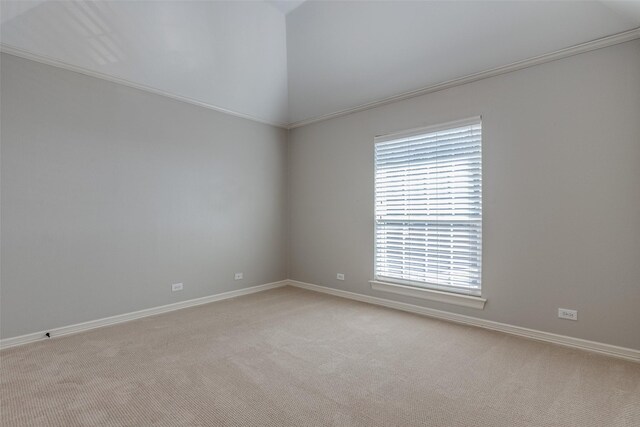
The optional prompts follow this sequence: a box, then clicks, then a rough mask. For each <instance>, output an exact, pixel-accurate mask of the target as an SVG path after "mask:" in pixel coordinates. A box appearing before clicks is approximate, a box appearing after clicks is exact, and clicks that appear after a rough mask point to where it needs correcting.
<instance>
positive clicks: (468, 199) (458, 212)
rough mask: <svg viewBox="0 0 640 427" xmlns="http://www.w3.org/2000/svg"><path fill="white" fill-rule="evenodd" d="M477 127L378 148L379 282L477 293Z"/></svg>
mask: <svg viewBox="0 0 640 427" xmlns="http://www.w3.org/2000/svg"><path fill="white" fill-rule="evenodd" d="M481 133H482V126H481V124H480V123H477V124H472V125H467V126H459V127H456V128H452V129H444V130H439V131H437V132H431V133H425V134H422V135H412V136H409V137H400V138H396V139H393V140H387V141H383V142H378V143H376V144H375V162H376V186H375V197H376V208H375V216H376V233H375V234H376V235H375V245H376V257H375V268H376V277H378V276H380V277H390V278H396V279H399V280H402V281H409V282H411V283H414V282H415V283H423V284H425V285H429V284H431V285H436V286H440V287H446V288H447V289H449V288H451V289H461V290H470V289H471V290H479V289H480V279H481V259H482V256H481V255H482V254H481V247H482V151H481V149H482V147H481V145H482V135H481Z"/></svg>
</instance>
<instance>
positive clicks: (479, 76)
mask: <svg viewBox="0 0 640 427" xmlns="http://www.w3.org/2000/svg"><path fill="white" fill-rule="evenodd" d="M639 38H640V27H638V28H634V29H633V30H629V31H624V32H622V33H618V34H613V35H611V36H607V37H603V38H600V39H596V40H592V41H589V42H586V43H581V44H578V45H575V46H571V47H567V48H564V49H560V50H556V51H554V52H551V53H546V54H544V55H539V56H534V57H532V58H529V59H524V60H522V61H517V62H513V63H511V64H508V65H504V66H502V67H497V68H492V69H490V70H486V71H481V72H479V73H474V74H469V75H467V76H464V77H460V78H456V79H453V80H448V81H446V82H442V83H437V84H435V85H431V86H426V87H423V88H421V89H416V90H412V91H409V92H404V93H401V94H399V95H394V96H390V97H388V98H383V99H380V100H377V101H372V102H368V103H366V104H362V105H359V106H357V107H353V108H347V109H344V110H339V111H336V112H333V113H328V114H323V115H320V116H316V117H312V118H309V119H304V120H300V121H297V122H292V123H289V125H288V129H295V128H299V127H302V126H306V125H310V124H313V123H318V122H323V121H325V120H329V119H334V118H337V117H342V116H346V115H347V114H353V113H357V112H360V111H365V110H370V109H372V108H376V107H380V106H382V105H386V104H391V103H393V102H398V101H402V100H405V99H410V98H415V97H417V96H421V95H426V94H428V93H433V92H438V91H441V90H444V89H449V88H452V87H455V86H460V85H464V84H467V83H472V82H476V81H478V80H483V79H487V78H489V77H494V76H499V75H500V74H505V73H510V72H512V71H518V70H522V69H524V68H529V67H533V66H536V65H540V64H545V63H547V62H551V61H557V60H558V59H563V58H568V57H570V56H574V55H578V54H581V53H585V52H590V51H592V50H596V49H602V48H604V47H608V46H613V45H616V44H620V43H624V42H628V41H631V40H635V39H639Z"/></svg>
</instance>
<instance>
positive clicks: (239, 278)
mask: <svg viewBox="0 0 640 427" xmlns="http://www.w3.org/2000/svg"><path fill="white" fill-rule="evenodd" d="M243 277H244V274H243V273H236V275H235V279H236V280H242V279H243Z"/></svg>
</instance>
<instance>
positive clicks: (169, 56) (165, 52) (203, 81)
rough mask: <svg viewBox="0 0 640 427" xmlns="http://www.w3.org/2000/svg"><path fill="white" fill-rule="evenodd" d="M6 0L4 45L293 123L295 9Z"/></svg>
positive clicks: (201, 3) (235, 4)
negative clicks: (290, 76) (291, 17)
mask: <svg viewBox="0 0 640 427" xmlns="http://www.w3.org/2000/svg"><path fill="white" fill-rule="evenodd" d="M22 3H23V2H22V1H17V2H16V1H2V8H1V11H2V15H5V11H6V12H7V17H8V18H7V20H5V19H4V18H3V19H2V29H1V32H0V36H1V39H2V43H3V45H8V46H11V47H14V48H19V49H22V50H24V51H27V52H30V53H33V54H36V55H40V56H44V57H48V58H52V59H56V60H59V61H62V62H64V63H67V64H71V65H73V66H76V67H81V68H83V69H88V70H91V71H94V72H98V73H102V74H106V75H109V76H114V77H117V78H120V79H124V80H126V81H128V82H132V83H136V84H140V85H143V86H148V87H151V88H154V89H157V90H158V91H160V92H165V93H170V94H174V95H177V96H180V97H184V98H188V99H190V100H194V101H197V102H200V103H203V104H207V105H211V106H216V107H218V108H219V109H223V110H228V111H231V112H234V113H239V114H241V115H247V116H250V117H252V118H256V119H259V120H263V121H266V122H270V123H286V122H287V120H288V118H287V116H288V108H287V56H286V55H287V52H286V23H285V16H284V15H283V14H282V13H281V12H279V11H278V10H277V9H276V8H274V7H273V6H272V5H269V4H267V3H265V2H247V1H229V2H221V1H44V2H35V4H31V5H30V6H31V7H28V8H27V7H23V6H22Z"/></svg>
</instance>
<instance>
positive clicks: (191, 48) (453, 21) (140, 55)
mask: <svg viewBox="0 0 640 427" xmlns="http://www.w3.org/2000/svg"><path fill="white" fill-rule="evenodd" d="M1 2H2V3H1V7H0V17H1V20H0V22H1V23H2V28H1V31H0V39H1V41H2V43H3V46H9V47H13V48H18V49H21V50H22V51H25V52H28V53H31V54H35V55H36V56H44V57H48V58H52V59H55V60H58V61H62V62H64V63H67V64H70V65H72V66H75V67H80V68H81V69H85V70H89V71H92V72H97V73H101V74H103V75H107V76H113V77H116V78H119V79H123V80H125V81H128V82H131V83H133V84H134V85H143V86H147V87H151V88H155V89H156V90H157V91H161V92H165V93H168V94H172V95H175V96H178V97H182V98H186V99H190V100H194V101H197V102H200V103H203V104H207V105H210V106H215V107H218V108H219V109H224V110H229V111H231V112H236V113H239V114H240V115H246V116H250V117H253V118H256V119H259V120H263V121H267V122H270V123H276V124H281V123H292V122H298V121H303V120H306V119H311V118H314V117H318V116H322V115H325V114H330V113H334V112H336V111H340V110H345V109H349V108H353V107H357V106H359V105H362V104H365V103H368V102H372V101H376V100H379V99H383V98H387V97H390V96H394V95H397V94H400V93H403V92H407V91H412V90H416V89H419V88H422V87H426V86H430V85H433V84H437V83H441V82H444V81H447V80H451V79H455V78H458V77H462V76H465V75H469V74H472V73H476V72H480V71H484V70H487V69H491V68H495V67H499V66H502V65H506V64H509V63H512V62H515V61H519V60H523V59H527V58H530V57H533V56H536V55H540V54H544V53H549V52H553V51H556V50H558V49H562V48H565V47H569V46H572V45H576V44H579V43H583V42H586V41H590V40H594V39H597V38H601V37H604V36H607V35H611V34H615V33H619V32H622V31H625V30H629V29H632V28H637V27H638V26H640V0H639V1H632V2H631V1H617V0H616V1H606V2H594V1H591V2H588V1H582V2H531V1H511V2H493V1H471V2H466V1H455V2H453V1H442V2H439V1H411V2H408V1H400V0H395V1H316V0H308V1H304V0H303V1H299V0H295V1H287V0H284V1H281V0H266V1H200V2H193V1H183V0H173V1H98V2H90V1H45V0H34V1H29V0H18V1H16V0H1Z"/></svg>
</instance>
